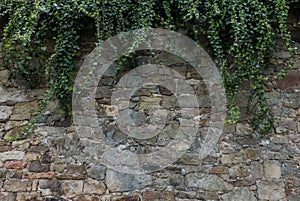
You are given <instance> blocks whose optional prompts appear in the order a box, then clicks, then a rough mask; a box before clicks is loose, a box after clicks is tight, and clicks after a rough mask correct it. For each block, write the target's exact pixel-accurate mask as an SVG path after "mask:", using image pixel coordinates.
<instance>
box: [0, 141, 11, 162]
mask: <svg viewBox="0 0 300 201" xmlns="http://www.w3.org/2000/svg"><path fill="white" fill-rule="evenodd" d="M9 145H10V144H9V143H8V142H5V141H0V152H5V151H8V150H9ZM0 160H1V158H0Z"/></svg>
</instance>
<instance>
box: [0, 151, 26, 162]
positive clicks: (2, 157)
mask: <svg viewBox="0 0 300 201" xmlns="http://www.w3.org/2000/svg"><path fill="white" fill-rule="evenodd" d="M24 156H25V153H24V152H22V151H7V152H2V153H0V161H7V160H23V159H24Z"/></svg>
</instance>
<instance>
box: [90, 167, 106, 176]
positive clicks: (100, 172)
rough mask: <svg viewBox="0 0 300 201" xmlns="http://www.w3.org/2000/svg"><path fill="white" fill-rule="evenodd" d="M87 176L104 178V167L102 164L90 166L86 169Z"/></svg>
mask: <svg viewBox="0 0 300 201" xmlns="http://www.w3.org/2000/svg"><path fill="white" fill-rule="evenodd" d="M87 173H88V177H90V178H93V179H104V178H105V167H103V166H92V167H90V168H89V169H87Z"/></svg>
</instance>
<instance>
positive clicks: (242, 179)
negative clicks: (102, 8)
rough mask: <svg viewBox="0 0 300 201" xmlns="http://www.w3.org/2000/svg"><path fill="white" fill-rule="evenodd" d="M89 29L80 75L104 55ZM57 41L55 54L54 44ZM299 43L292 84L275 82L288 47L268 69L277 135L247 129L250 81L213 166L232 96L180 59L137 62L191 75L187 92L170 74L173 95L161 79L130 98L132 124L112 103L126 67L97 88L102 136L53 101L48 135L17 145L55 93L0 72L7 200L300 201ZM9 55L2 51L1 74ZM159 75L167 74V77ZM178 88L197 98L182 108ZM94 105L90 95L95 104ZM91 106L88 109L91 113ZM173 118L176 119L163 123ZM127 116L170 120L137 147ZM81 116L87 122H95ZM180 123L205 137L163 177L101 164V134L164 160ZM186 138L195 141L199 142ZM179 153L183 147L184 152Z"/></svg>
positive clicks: (1, 162)
mask: <svg viewBox="0 0 300 201" xmlns="http://www.w3.org/2000/svg"><path fill="white" fill-rule="evenodd" d="M298 10H299V9H298V8H297V9H294V11H293V10H291V12H290V14H289V15H290V16H289V18H288V21H289V23H294V24H299V19H300V18H299V12H298ZM83 20H86V19H83ZM2 21H3V20H0V46H1V40H2V38H1V33H2V30H3V24H4V22H2ZM87 21H89V20H87ZM85 24H86V26H87V27H83V29H82V30H80V33H79V34H80V38H79V40H78V43H79V47H80V50H79V51H78V54H77V55H76V56H75V57H76V59H75V60H76V61H74V63H76V64H75V65H76V69H79V68H80V67H81V66H80V65H81V64H82V63H83V61H84V58H86V56H87V54H88V53H90V52H91V51H92V50H93V49H94V44H95V41H96V37H95V30H94V27H95V26H94V23H93V22H86V23H85ZM299 29H300V27H298V28H297V27H293V29H292V30H291V33H292V35H293V38H299V37H298V36H297V35H295V34H297V33H300V32H299ZM204 42H205V41H204ZM277 42H278V45H280V44H281V45H283V44H284V42H283V41H281V40H279V41H277ZM49 43H50V44H49V45H50V46H51V48H53V46H54V43H53V41H50V42H49ZM294 45H295V46H297V47H298V53H297V55H296V63H295V65H294V66H293V68H292V69H291V70H290V71H289V73H288V74H287V76H286V77H285V78H284V79H282V80H277V81H274V80H272V77H273V75H274V74H276V73H277V72H278V71H279V70H280V69H281V68H282V66H281V63H286V62H287V59H288V57H290V55H289V53H287V52H286V51H285V50H284V48H281V47H280V48H279V49H280V50H279V51H278V52H277V53H275V55H276V56H278V57H281V58H278V59H279V60H278V65H277V64H274V65H275V66H274V68H270V69H267V70H265V71H264V73H265V74H266V75H268V76H270V83H268V84H267V86H266V90H267V92H266V94H265V95H266V97H267V102H268V104H269V106H270V109H271V110H272V111H271V112H272V114H273V115H274V131H273V130H272V131H270V133H268V135H260V134H258V133H257V132H255V131H254V130H253V129H252V128H251V125H250V124H249V123H246V122H249V120H250V119H249V115H248V114H247V101H248V98H247V96H248V95H249V94H250V93H249V83H247V82H246V81H245V83H244V84H243V86H242V88H241V90H240V91H239V92H238V94H237V99H238V100H237V104H238V106H240V107H241V108H240V109H241V110H240V117H241V121H240V122H239V123H237V124H232V125H231V124H225V125H224V129H223V132H222V135H221V136H220V138H219V139H213V140H216V141H217V142H218V144H217V145H216V146H215V147H213V150H212V152H211V153H210V154H209V155H208V156H207V157H205V158H201V157H199V154H200V155H201V153H200V148H203V145H202V144H201V143H202V142H203V140H204V139H205V134H206V133H208V132H207V131H208V127H209V126H210V122H211V121H216V120H219V118H220V117H219V115H218V114H215V111H214V110H213V108H212V107H211V106H212V105H213V104H214V103H215V99H217V98H225V97H218V96H217V95H215V94H214V92H215V88H218V87H220V86H215V85H213V86H211V89H210V87H209V83H206V80H205V79H206V78H204V77H201V76H200V75H199V73H198V72H196V70H195V69H194V68H193V67H191V66H190V65H188V64H187V63H186V61H183V60H181V59H180V58H178V57H176V56H174V55H173V54H170V53H167V52H163V53H161V52H157V53H155V54H154V55H153V53H150V52H148V51H138V52H136V53H135V54H136V60H135V61H133V63H135V64H137V65H142V64H148V63H157V62H158V61H156V59H158V60H160V61H162V62H163V64H168V65H169V66H168V67H170V68H172V69H174V70H176V71H177V72H178V73H179V74H180V75H182V76H183V77H184V79H185V85H183V82H182V81H180V80H178V76H177V75H175V74H172V73H171V74H170V75H169V74H168V75H167V76H168V78H171V79H173V80H174V81H175V83H174V85H171V86H169V88H166V87H164V86H157V85H156V84H155V82H156V81H159V79H160V78H159V76H155V77H153V81H154V83H152V84H151V83H148V84H146V85H143V86H138V89H136V91H133V92H132V93H133V94H131V95H132V96H131V99H130V101H129V102H127V101H124V100H120V105H121V106H122V108H124V107H125V106H128V107H129V108H130V110H131V112H130V115H129V116H128V113H127V112H126V111H125V112H124V111H123V112H120V111H119V110H118V109H117V108H116V106H115V105H112V98H111V96H112V94H113V93H115V92H116V88H115V84H117V83H118V81H119V80H117V79H118V78H123V76H124V75H127V73H128V72H129V71H131V70H132V67H135V66H130V67H129V66H122V67H121V69H120V70H118V72H119V74H118V75H119V76H116V74H115V72H116V71H117V66H116V65H115V64H113V65H112V66H111V67H109V69H108V70H107V71H106V72H105V76H103V77H102V79H101V80H100V82H99V83H98V88H97V90H95V91H96V94H95V95H96V105H95V108H96V110H97V111H96V113H97V115H98V117H99V118H98V120H99V121H98V122H97V126H96V127H99V128H101V131H102V132H99V133H98V132H95V133H93V132H94V129H92V130H90V129H89V128H81V129H78V127H77V126H75V125H73V124H72V123H73V122H72V121H69V120H68V119H65V116H64V115H63V111H62V110H61V109H60V108H59V101H58V100H51V101H50V102H49V104H48V106H47V107H48V109H47V111H46V112H45V113H44V115H43V116H42V117H39V121H40V123H39V124H37V127H38V128H37V129H36V130H35V131H34V132H33V133H31V134H30V135H28V136H27V137H26V139H23V140H18V141H10V138H9V137H13V136H16V133H17V132H18V131H20V130H21V129H22V128H24V126H25V125H26V124H28V122H29V120H30V119H31V118H32V117H33V116H34V115H35V113H36V112H37V111H38V108H39V103H41V100H42V98H43V94H44V91H45V89H34V90H31V89H28V88H26V89H25V84H24V82H23V81H22V80H20V79H19V78H17V77H14V76H12V75H13V74H12V73H11V72H9V71H8V70H5V69H3V68H1V67H0V201H2V200H3V201H6V200H7V201H15V200H16V201H19V200H20V201H22V200H26V201H40V200H41V201H69V200H75V201H143V200H151V201H152V200H176V201H196V200H221V201H235V200H239V201H245V200H247V201H248V200H249V201H255V200H259V201H275V200H276V201H299V200H300V171H299V160H300V154H299V153H300V152H299V150H300V144H299V143H300V93H299V92H300V85H299V73H300V43H299V41H298V42H295V43H294ZM51 48H47V50H48V49H49V50H50V49H51ZM0 51H1V48H0ZM1 55H2V54H1V52H0V66H1V62H2V57H1ZM201 63H202V64H203V65H204V66H205V65H206V63H207V58H203V59H202V60H201ZM205 69H207V68H205ZM131 72H133V71H131ZM149 72H150V70H149V68H148V69H145V70H143V71H138V74H136V75H135V76H139V75H141V76H142V78H143V79H144V78H148V77H149V76H148V75H149V74H148V73H149ZM159 72H160V73H162V74H164V73H165V72H164V69H160V70H159ZM207 74H208V73H207ZM205 76H207V75H205ZM212 76H214V75H212ZM116 78H117V79H116ZM125 78H126V77H125ZM125 78H124V79H125ZM213 78H215V77H213ZM128 81H130V80H128ZM132 81H133V82H130V83H127V84H128V85H130V84H132V83H134V82H135V79H134V80H132ZM207 84H208V85H207ZM189 86H190V87H191V88H192V89H193V90H194V93H195V94H196V95H197V99H198V101H199V103H200V107H201V108H199V110H200V115H199V113H198V110H197V109H195V108H188V113H189V114H190V115H196V118H193V119H185V118H184V115H182V114H183V113H182V112H183V110H182V108H184V107H189V105H190V101H191V100H192V99H193V96H191V93H190V92H188V91H187V89H189V88H190V87H189ZM139 87H140V88H139ZM178 90H183V91H184V92H188V93H187V94H186V97H187V98H186V101H184V103H182V105H180V104H179V101H178V98H177V97H176V96H175V94H176V93H174V92H176V91H178ZM209 93H213V97H212V99H210V98H209V96H208V94H209ZM120 95H121V96H122V97H125V96H126V95H128V92H127V91H126V90H122V91H121V92H120ZM88 99H89V97H87V99H86V100H88ZM85 107H86V105H85V103H83V105H82V108H83V109H85ZM153 109H155V110H153ZM214 109H217V110H218V109H219V108H218V107H217V108H214ZM184 110H187V108H185V109H184ZM119 112H120V113H119ZM163 113H165V114H166V115H165V116H163V115H162V114H163ZM119 115H120V116H119ZM151 115H153V116H151ZM117 117H121V118H124V121H123V122H122V123H127V124H132V123H133V124H135V125H136V126H137V125H144V124H145V123H154V122H157V123H162V122H163V123H164V128H163V129H162V130H161V132H159V134H158V135H156V136H154V137H151V138H150V139H135V138H133V137H130V136H128V135H127V134H128V133H126V131H125V132H124V131H121V130H120V129H119V126H118V124H117V122H116V119H117ZM81 118H82V119H81V120H87V119H88V118H90V117H89V116H83V117H81ZM164 121H165V122H164ZM180 121H182V122H183V123H182V124H188V125H192V124H196V125H197V126H199V132H198V133H197V136H196V139H195V141H194V143H193V144H192V145H191V147H190V148H189V150H188V151H187V152H186V153H184V154H183V156H182V157H181V158H179V160H177V161H173V162H172V163H171V164H169V165H168V166H167V167H165V168H163V169H161V170H159V171H156V172H151V173H147V174H145V175H132V174H125V173H118V172H114V171H112V170H111V169H110V170H109V169H108V167H105V166H102V165H103V164H102V163H100V162H99V161H98V160H95V158H97V157H100V155H101V154H102V153H103V149H102V147H103V146H102V145H100V143H99V142H97V141H96V140H95V139H99V138H100V137H101V136H102V137H103V138H102V139H104V143H105V144H106V145H111V148H114V149H117V150H128V151H130V152H131V153H132V154H150V153H159V152H161V151H163V150H164V149H163V148H164V147H166V146H170V145H171V146H173V145H172V142H175V140H174V139H175V138H176V136H177V131H178V128H179V126H180V125H181V123H180ZM69 122H70V123H71V124H69ZM96 127H95V128H96ZM96 130H97V129H96ZM184 130H186V129H184ZM91 131H92V132H91ZM186 139H187V140H188V139H190V138H189V136H186ZM179 147H181V146H176V148H179ZM175 151H177V150H175ZM161 153H162V152H161ZM171 154H172V153H168V154H167V155H166V156H167V157H168V156H171ZM109 159H111V162H113V163H115V164H118V165H119V164H120V162H124V161H125V162H132V164H134V165H136V162H137V161H138V160H139V161H140V162H143V163H144V164H146V161H145V157H137V159H136V160H132V158H129V159H125V160H120V158H117V157H115V156H113V155H110V156H109ZM151 168H152V166H151Z"/></svg>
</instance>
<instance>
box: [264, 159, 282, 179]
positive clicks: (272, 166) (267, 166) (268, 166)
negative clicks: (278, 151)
mask: <svg viewBox="0 0 300 201" xmlns="http://www.w3.org/2000/svg"><path fill="white" fill-rule="evenodd" d="M264 172H265V177H266V178H273V179H279V178H280V177H281V164H280V163H279V162H278V161H265V162H264Z"/></svg>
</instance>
